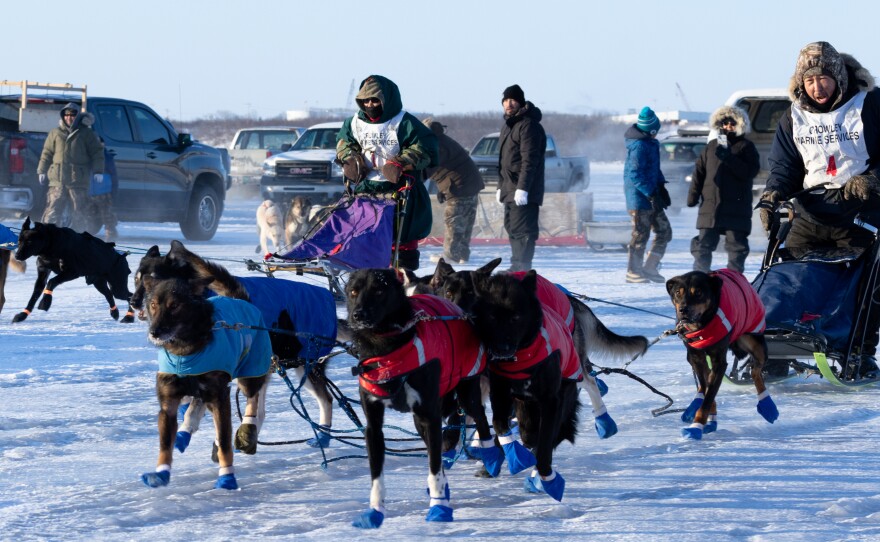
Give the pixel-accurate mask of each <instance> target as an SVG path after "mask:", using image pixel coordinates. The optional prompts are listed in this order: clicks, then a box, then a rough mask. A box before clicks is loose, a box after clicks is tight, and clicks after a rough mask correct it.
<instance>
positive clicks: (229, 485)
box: [214, 474, 238, 489]
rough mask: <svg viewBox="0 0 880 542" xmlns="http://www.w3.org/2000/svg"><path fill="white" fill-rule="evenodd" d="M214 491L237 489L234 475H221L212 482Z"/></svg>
mask: <svg viewBox="0 0 880 542" xmlns="http://www.w3.org/2000/svg"><path fill="white" fill-rule="evenodd" d="M214 489H238V482H236V481H235V475H234V474H221V475H220V476H219V477H217V481H216V482H214Z"/></svg>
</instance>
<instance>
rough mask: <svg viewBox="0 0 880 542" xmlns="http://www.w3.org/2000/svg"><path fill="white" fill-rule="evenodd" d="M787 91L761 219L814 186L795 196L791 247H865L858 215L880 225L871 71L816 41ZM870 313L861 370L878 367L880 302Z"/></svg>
mask: <svg viewBox="0 0 880 542" xmlns="http://www.w3.org/2000/svg"><path fill="white" fill-rule="evenodd" d="M789 96H790V97H791V101H792V104H791V108H790V109H789V110H788V111H787V114H786V115H784V116H783V117H782V118H781V119H780V121H779V126H778V127H777V129H776V136H775V139H774V140H773V147H772V148H771V150H770V177H769V178H768V180H767V185H766V187H765V189H764V193H763V194H762V195H761V202H760V203H759V204H758V208H759V210H760V213H761V223H762V225H763V226H764V228H765V229H766V230H769V229H770V226H771V224H772V220H773V214H772V212H771V210H772V209H773V208H775V207H776V206H777V205H778V203H779V202H780V201H781V200H784V199H787V198H789V197H790V196H791V195H792V194H795V193H797V192H800V191H802V190H805V189H809V188H813V187H816V188H819V189H818V190H816V191H814V192H810V193H803V194H800V195H798V196H797V199H796V200H794V208H795V212H796V213H797V216H796V217H795V219H794V220H793V221H792V222H791V229H790V230H789V232H788V235H787V237H786V239H785V248H786V250H787V251H788V252H789V254H790V255H792V256H794V257H800V256H802V255H804V254H806V253H808V252H810V251H812V250H816V249H820V250H821V249H847V250H851V249H852V248H856V249H868V248H869V247H870V246H871V245H873V243H874V234H873V233H871V232H869V231H868V230H866V229H864V228H862V227H860V226H857V225H855V224H854V223H853V219H854V218H855V217H856V216H857V215H858V216H859V217H860V218H861V219H862V220H864V221H865V222H867V223H869V224H872V225H874V226H880V171H878V170H880V90H878V89H877V88H876V87H875V86H874V77H873V76H872V75H871V74H870V73H869V72H868V70H867V69H865V68H864V67H863V66H862V65H861V64H860V63H859V62H858V61H857V60H856V59H855V58H853V57H852V56H850V55H847V54H842V53H838V52H837V50H836V49H835V48H834V47H833V46H832V45H831V44H830V43H828V42H824V41H818V42H813V43H809V44H807V45H806V46H804V48H802V49H801V51H800V54H799V55H798V59H797V63H796V64H795V70H794V74H793V75H792V76H791V80H790V83H789ZM864 282H865V283H866V284H867V282H868V281H864ZM864 287H865V285H862V289H864ZM862 297H864V292H860V298H862ZM869 314H870V316H869V319H870V321H869V322H867V324H866V327H865V330H866V331H865V336H864V337H855V339H856V340H859V339H864V340H865V344H864V348H863V349H862V352H861V354H862V355H863V361H862V363H861V369H860V371H869V372H870V371H872V370H876V364H875V360H874V358H873V356H874V354H875V352H876V347H877V343H878V342H880V335H878V328H880V308H878V307H876V306H875V307H872V308H871V310H870V312H869Z"/></svg>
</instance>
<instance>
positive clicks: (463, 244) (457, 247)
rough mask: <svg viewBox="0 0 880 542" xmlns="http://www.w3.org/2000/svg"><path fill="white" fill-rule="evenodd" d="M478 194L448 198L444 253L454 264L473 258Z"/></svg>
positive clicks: (444, 217)
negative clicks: (472, 243)
mask: <svg viewBox="0 0 880 542" xmlns="http://www.w3.org/2000/svg"><path fill="white" fill-rule="evenodd" d="M479 203H480V196H479V195H478V194H476V195H473V196H464V197H458V198H456V197H450V198H446V209H445V210H444V212H443V221H444V223H445V224H446V233H445V234H444V237H443V253H444V254H446V255H447V256H449V257H450V258H452V260H453V261H454V262H459V261H468V260H469V259H470V257H471V236H472V235H473V233H474V222H475V221H476V218H477V206H478V205H479Z"/></svg>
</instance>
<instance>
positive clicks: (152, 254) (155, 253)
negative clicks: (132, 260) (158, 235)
mask: <svg viewBox="0 0 880 542" xmlns="http://www.w3.org/2000/svg"><path fill="white" fill-rule="evenodd" d="M161 255H162V254H161V253H160V252H159V245H153V246H151V247H150V248H149V250H147V253H146V254H144V258H157V257H159V256H161Z"/></svg>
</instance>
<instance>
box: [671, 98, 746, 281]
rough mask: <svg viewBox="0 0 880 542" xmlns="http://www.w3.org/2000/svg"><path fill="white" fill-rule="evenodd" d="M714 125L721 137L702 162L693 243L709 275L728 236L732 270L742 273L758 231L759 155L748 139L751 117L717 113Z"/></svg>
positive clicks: (697, 264)
mask: <svg viewBox="0 0 880 542" xmlns="http://www.w3.org/2000/svg"><path fill="white" fill-rule="evenodd" d="M709 124H710V125H711V126H712V128H714V129H715V130H717V131H718V138H717V139H713V140H712V141H710V142H709V144H708V145H707V146H706V147H704V148H703V152H702V153H700V156H699V158H697V162H696V166H695V168H694V175H693V181H692V182H691V187H690V191H689V192H688V199H687V204H688V207H694V206H696V205H697V204H699V205H700V212H699V214H698V215H697V229H698V230H699V234H697V236H696V237H694V238H693V239H692V240H691V254H693V255H694V270H695V271H704V272H708V271H709V269H710V268H711V266H712V251H714V250H715V248H716V247H717V246H718V240H719V239H720V237H721V235H722V234H723V235H724V247H725V248H726V249H727V267H728V268H729V269H733V270H734V271H739V272H740V273H742V272H743V271H744V270H745V262H746V257H747V256H748V255H749V239H748V237H749V233H751V231H752V182H753V180H754V178H755V175H757V174H758V170H759V169H760V167H761V166H760V163H759V161H758V150H757V149H756V148H755V145H754V144H753V143H752V142H751V141H749V140H748V139H746V137H745V135H746V134H748V133H749V132H751V126H750V124H749V117H748V115H746V113H745V111H743V110H742V109H740V108H738V107H731V106H726V105H725V106H723V107H720V108H719V109H717V110H715V112H714V113H712V116H711V117H710V118H709Z"/></svg>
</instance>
